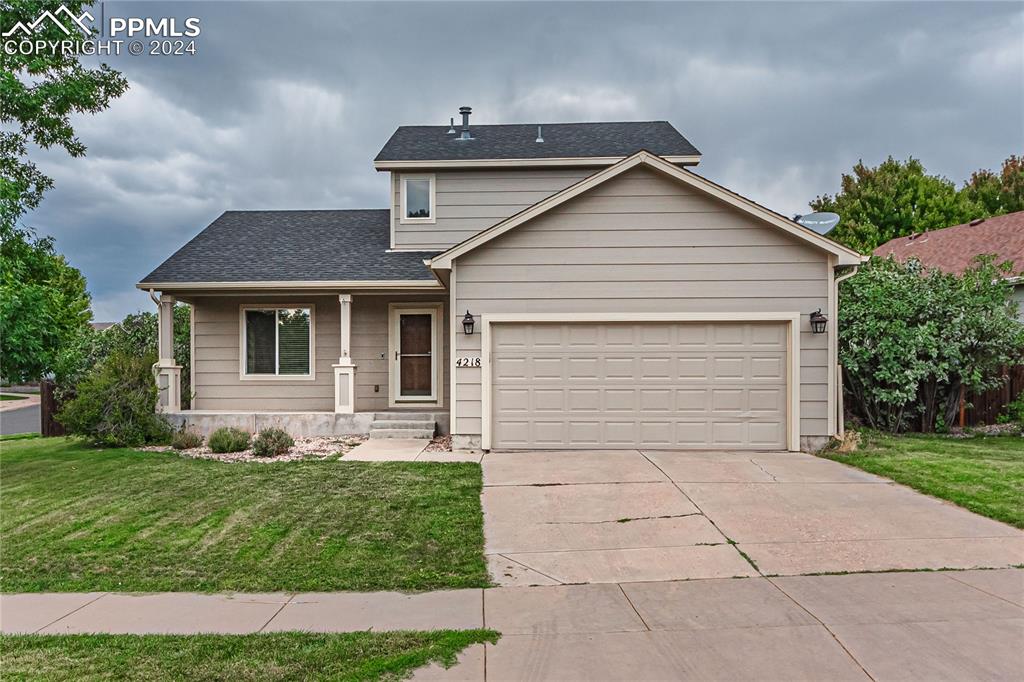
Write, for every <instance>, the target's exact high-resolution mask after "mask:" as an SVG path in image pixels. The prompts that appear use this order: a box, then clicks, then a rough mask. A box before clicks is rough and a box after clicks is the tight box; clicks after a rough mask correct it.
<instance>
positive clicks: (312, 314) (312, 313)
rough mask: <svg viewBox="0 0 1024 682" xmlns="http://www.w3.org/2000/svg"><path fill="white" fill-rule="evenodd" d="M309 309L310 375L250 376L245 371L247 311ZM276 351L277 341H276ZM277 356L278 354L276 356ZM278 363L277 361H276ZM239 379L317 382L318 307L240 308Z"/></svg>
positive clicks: (272, 305)
mask: <svg viewBox="0 0 1024 682" xmlns="http://www.w3.org/2000/svg"><path fill="white" fill-rule="evenodd" d="M294 308H308V309H309V373H308V374H249V373H248V372H246V371H245V366H246V363H245V348H246V334H247V329H246V324H245V311H247V310H275V311H277V310H289V309H294ZM274 344H275V351H276V345H277V340H276V339H275V341H274ZM275 355H276V354H275ZM275 363H276V360H275ZM238 378H239V380H240V381H316V306H315V305H313V304H312V303H281V302H276V303H243V304H241V305H239V306H238Z"/></svg>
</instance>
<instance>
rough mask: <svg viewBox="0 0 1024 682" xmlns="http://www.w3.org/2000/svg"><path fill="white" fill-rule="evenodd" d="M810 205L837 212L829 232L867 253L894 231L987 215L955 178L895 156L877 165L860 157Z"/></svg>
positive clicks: (916, 229)
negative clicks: (835, 187)
mask: <svg viewBox="0 0 1024 682" xmlns="http://www.w3.org/2000/svg"><path fill="white" fill-rule="evenodd" d="M810 205H811V207H812V208H813V209H814V210H815V211H832V212H834V213H838V214H839V216H840V217H841V220H840V222H839V225H837V226H836V228H835V229H834V230H832V231H831V232H830V233H829V235H828V236H829V237H830V238H831V239H834V240H835V241H837V242H839V243H840V244H845V245H846V246H849V247H850V248H852V249H856V250H858V251H860V252H861V253H865V254H869V253H871V252H872V251H873V250H874V249H875V248H877V247H878V246H880V245H882V244H884V243H885V242H887V241H889V240H890V239H893V238H895V237H903V236H906V235H908V234H913V233H914V232H922V231H924V230H938V229H941V228H943V227H950V226H951V225H959V224H961V223H966V222H968V221H970V220H972V219H974V218H978V217H985V216H986V215H988V214H987V213H986V211H985V208H984V207H983V206H982V205H981V204H979V203H978V202H976V201H974V200H973V199H972V198H971V197H970V196H969V195H968V194H967V193H965V192H958V191H957V189H956V186H955V185H954V184H953V183H952V182H950V181H949V180H947V179H946V178H943V177H939V176H937V175H928V174H927V173H926V172H925V169H924V166H923V165H921V162H920V161H918V160H917V159H915V158H909V159H907V160H906V162H901V161H897V160H896V159H893V158H892V157H891V156H890V157H889V158H888V159H886V160H885V161H884V162H883V163H881V164H880V165H878V166H877V167H875V168H870V167H868V166H865V165H864V163H863V161H861V162H858V163H857V165H856V166H854V167H853V173H852V174H848V173H844V174H843V178H842V183H841V190H840V192H839V193H838V194H836V195H834V196H831V195H828V194H825V195H823V196H819V197H817V198H816V199H815V200H814V201H812V202H811V204H810Z"/></svg>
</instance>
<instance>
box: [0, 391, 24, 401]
mask: <svg viewBox="0 0 1024 682" xmlns="http://www.w3.org/2000/svg"><path fill="white" fill-rule="evenodd" d="M27 399H28V396H25V395H10V394H7V393H2V394H0V401H3V400H27Z"/></svg>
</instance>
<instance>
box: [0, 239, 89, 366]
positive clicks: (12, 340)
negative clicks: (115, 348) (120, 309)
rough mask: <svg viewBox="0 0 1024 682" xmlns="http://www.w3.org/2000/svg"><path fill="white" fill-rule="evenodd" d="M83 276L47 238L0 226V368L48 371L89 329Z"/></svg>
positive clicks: (86, 295)
mask: <svg viewBox="0 0 1024 682" xmlns="http://www.w3.org/2000/svg"><path fill="white" fill-rule="evenodd" d="M89 304H90V298H89V292H88V291H86V288H85V278H84V277H82V273H80V272H79V271H78V270H77V269H75V268H73V267H71V266H70V265H68V262H67V260H66V259H65V258H64V256H62V255H60V254H59V253H57V252H56V251H55V250H54V248H53V238H52V237H38V238H37V237H35V235H34V234H33V233H32V232H31V231H29V230H25V229H20V228H15V227H4V228H3V229H0V339H2V340H3V343H2V344H0V372H2V373H3V378H4V379H5V380H8V381H14V382H21V381H35V380H38V379H40V378H42V377H43V376H44V375H46V374H49V373H51V372H53V371H54V370H55V368H56V366H57V365H58V364H59V356H60V354H61V353H62V351H63V349H65V348H67V347H68V346H71V345H74V344H76V343H78V340H79V339H81V338H82V337H84V336H85V335H87V334H88V333H89V332H90V331H91V328H90V326H89V320H90V319H91V318H92V311H91V310H90V308H89Z"/></svg>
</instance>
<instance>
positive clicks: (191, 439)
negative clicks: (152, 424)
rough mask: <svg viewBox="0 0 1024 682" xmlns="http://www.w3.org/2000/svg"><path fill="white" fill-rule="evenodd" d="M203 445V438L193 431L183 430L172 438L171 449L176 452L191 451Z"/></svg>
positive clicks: (175, 433)
mask: <svg viewBox="0 0 1024 682" xmlns="http://www.w3.org/2000/svg"><path fill="white" fill-rule="evenodd" d="M202 444H203V437H202V436H201V435H200V434H199V433H197V432H195V431H192V430H191V429H186V428H183V429H182V430H181V431H175V432H174V435H173V436H171V447H172V448H174V449H175V450H191V449H192V448H198V447H199V446H201V445H202Z"/></svg>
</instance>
